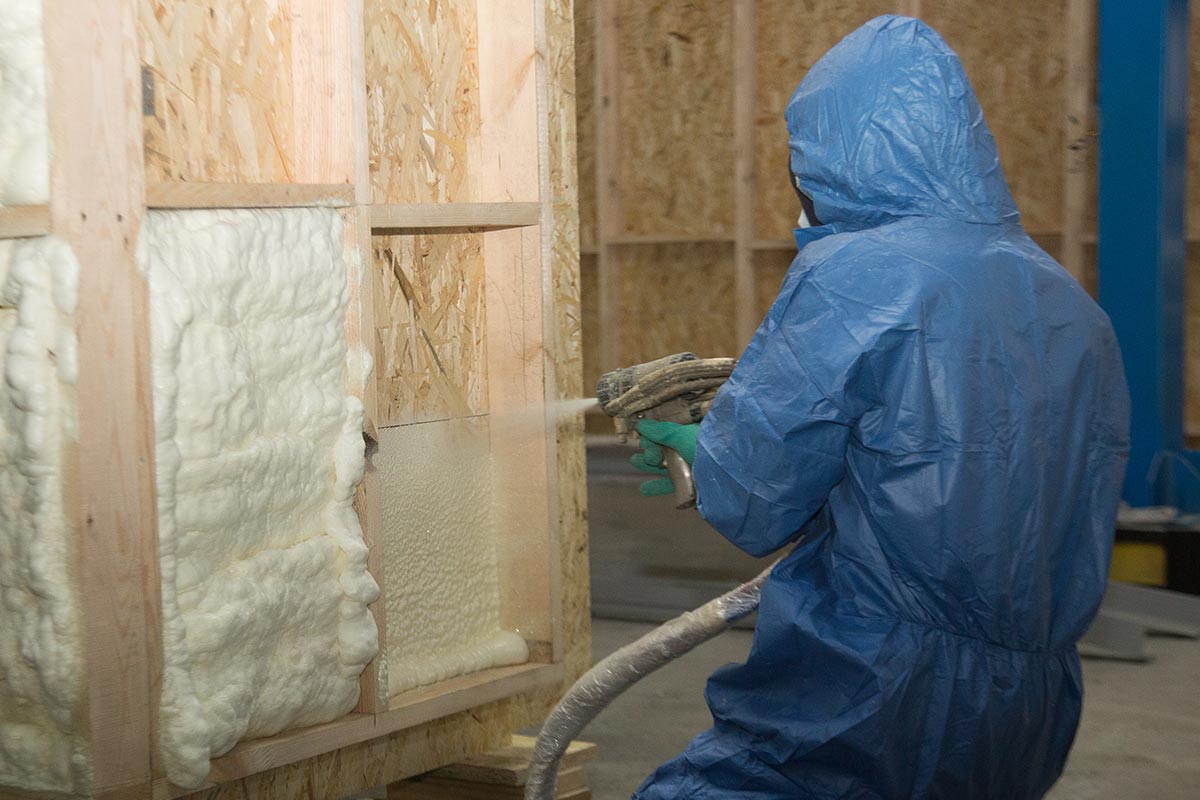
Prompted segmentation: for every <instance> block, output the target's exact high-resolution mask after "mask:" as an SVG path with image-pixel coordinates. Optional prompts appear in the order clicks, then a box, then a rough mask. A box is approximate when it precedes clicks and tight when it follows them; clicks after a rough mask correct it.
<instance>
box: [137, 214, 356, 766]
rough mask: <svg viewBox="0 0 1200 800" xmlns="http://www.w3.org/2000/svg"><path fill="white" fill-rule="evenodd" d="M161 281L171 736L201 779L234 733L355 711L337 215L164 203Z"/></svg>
mask: <svg viewBox="0 0 1200 800" xmlns="http://www.w3.org/2000/svg"><path fill="white" fill-rule="evenodd" d="M138 261H139V264H140V266H141V269H142V270H143V272H144V273H145V275H146V276H147V278H148V281H149V289H150V319H151V343H152V363H153V379H154V421H155V428H156V437H157V445H156V457H157V465H156V467H157V488H158V528H159V550H160V557H161V570H162V589H163V592H162V604H163V639H164V643H163V648H164V675H163V684H164V685H163V693H162V703H161V720H160V747H161V750H162V755H163V761H164V763H165V765H166V769H167V774H168V776H169V777H170V778H171V780H172V781H174V782H175V783H177V784H179V785H181V786H185V787H192V786H196V785H198V784H200V783H201V782H202V781H203V780H204V778H205V776H206V775H207V773H208V771H209V762H210V759H211V758H214V757H216V756H219V755H221V754H222V753H225V752H226V751H228V750H229V749H230V748H232V747H233V746H234V745H235V744H236V743H237V742H238V741H240V740H242V739H246V738H254V737H261V736H270V735H272V734H275V733H278V732H280V731H282V730H284V729H288V728H295V727H301V726H306V725H312V724H316V723H320V722H325V721H328V720H332V719H334V718H336V717H339V716H341V715H343V714H345V713H347V712H348V711H350V710H351V709H352V708H353V707H354V705H355V703H356V702H357V699H358V676H359V673H360V672H362V670H363V668H364V667H365V666H366V664H367V662H368V661H369V660H370V659H371V658H372V657H373V656H374V655H375V653H376V650H377V644H378V642H377V633H376V629H375V623H374V620H373V618H372V617H371V615H370V613H369V612H368V610H367V603H368V602H370V601H372V600H374V599H375V597H376V596H377V595H378V591H379V590H378V587H377V585H376V584H375V581H374V580H373V579H372V578H371V576H370V574H369V573H368V572H367V550H366V546H365V545H364V544H363V537H362V531H361V529H360V527H359V523H358V519H357V517H356V516H355V513H354V511H353V509H352V508H351V499H352V496H353V493H354V489H355V487H356V486H357V484H358V483H359V482H360V480H361V478H362V473H363V467H364V455H363V449H364V446H363V438H362V432H361V431H362V420H363V408H362V404H361V403H360V401H359V400H357V399H356V398H354V397H352V396H349V395H347V393H346V386H347V380H348V370H349V369H351V368H352V365H355V364H361V363H362V358H361V356H360V354H357V353H355V354H353V356H352V354H351V353H349V352H348V348H347V344H346V338H345V333H344V321H345V312H346V303H347V297H348V287H347V285H346V275H347V270H346V264H345V261H344V259H343V231H342V222H341V218H340V217H339V216H338V214H337V213H336V212H335V211H332V210H327V209H287V210H262V211H258V210H254V211H252V210H242V211H229V210H222V211H152V212H150V213H149V214H148V215H147V218H146V220H145V222H144V223H143V226H142V233H141V236H140V239H139V242H138Z"/></svg>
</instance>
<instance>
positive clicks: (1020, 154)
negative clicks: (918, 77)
mask: <svg viewBox="0 0 1200 800" xmlns="http://www.w3.org/2000/svg"><path fill="white" fill-rule="evenodd" d="M921 9H922V14H921V18H922V19H924V20H925V21H926V22H928V23H929V24H930V25H932V26H933V27H934V28H935V29H937V30H938V31H939V32H940V33H941V34H942V35H943V36H944V37H945V38H946V41H947V42H949V44H950V46H951V47H953V48H954V49H955V51H957V52H958V54H959V56H960V57H961V58H962V60H963V65H964V66H965V67H966V68H967V75H968V76H969V77H970V78H971V82H972V83H973V84H974V86H975V93H976V95H977V96H978V98H979V103H980V105H981V106H983V113H984V117H985V118H986V119H987V122H988V127H990V128H991V129H992V133H993V134H994V135H995V137H996V143H997V145H998V146H999V148H1000V159H1001V163H1003V165H1004V174H1005V177H1007V178H1008V183H1009V186H1010V188H1011V189H1012V193H1013V196H1014V197H1015V198H1016V200H1017V205H1018V207H1019V208H1020V209H1021V218H1022V220H1021V221H1022V223H1023V224H1024V225H1025V228H1026V230H1029V231H1034V232H1037V231H1057V230H1059V229H1060V228H1061V226H1062V199H1063V198H1062V180H1061V178H1062V172H1063V157H1064V155H1065V153H1066V141H1065V139H1064V136H1063V113H1062V108H1063V103H1064V94H1063V85H1064V84H1063V81H1064V77H1065V63H1066V41H1067V35H1066V3H1065V2H1057V3H1047V2H1044V0H1042V1H1040V2H1039V0H1015V1H1014V2H1009V3H1004V4H1003V5H1001V4H997V3H981V2H970V3H964V2H962V1H961V0H958V2H955V0H922V3H921Z"/></svg>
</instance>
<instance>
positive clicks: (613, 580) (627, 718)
mask: <svg viewBox="0 0 1200 800" xmlns="http://www.w3.org/2000/svg"><path fill="white" fill-rule="evenodd" d="M630 452H632V451H630V450H628V449H624V450H615V449H613V448H607V449H604V448H592V449H591V450H590V451H589V459H588V462H589V463H588V468H589V480H588V494H589V497H588V505H589V509H590V513H589V517H590V526H591V536H590V547H591V562H592V577H593V592H592V598H593V606H594V611H595V612H596V613H597V615H600V616H605V615H607V616H621V617H624V618H629V617H633V618H635V619H656V618H662V615H663V614H664V613H668V612H673V611H674V607H680V608H683V607H687V608H690V607H694V606H695V605H697V604H698V602H699V601H700V600H702V599H707V598H708V597H711V596H712V595H713V594H715V593H716V592H718V591H720V590H721V589H722V588H723V587H726V586H732V585H733V584H735V583H737V582H739V581H740V580H744V579H746V578H748V577H750V576H752V575H753V574H755V573H756V572H758V570H759V569H761V567H762V566H764V565H763V563H761V562H759V561H756V560H755V559H751V558H749V557H747V556H745V555H743V554H742V553H740V552H739V551H737V550H736V549H734V548H733V547H732V546H731V545H729V544H728V543H727V542H725V541H724V540H723V539H722V538H721V537H720V536H718V535H717V534H716V533H715V532H713V531H712V530H711V529H710V528H708V527H707V526H706V525H705V524H704V522H703V521H702V520H700V518H699V517H698V516H697V515H696V514H695V513H692V512H678V511H675V510H674V509H673V508H671V504H670V503H669V502H666V501H664V500H663V499H661V498H655V499H646V498H642V497H640V496H639V495H638V494H637V483H638V477H637V476H636V473H632V472H631V471H630V469H629V467H628V465H627V464H626V463H625V462H626V460H627V459H628V456H629V453H630ZM651 627H652V625H650V624H647V623H643V622H628V621H624V622H622V621H613V620H608V619H598V620H596V622H595V625H594V628H593V637H594V654H595V657H596V658H597V659H599V658H602V657H603V656H605V655H607V654H608V653H610V652H612V651H613V650H615V649H616V648H618V647H620V646H621V645H623V644H626V643H628V642H630V641H632V640H634V639H635V638H637V637H638V636H639V635H641V634H642V633H643V632H645V631H647V630H649V629H650V628H651ZM750 638H751V634H750V632H749V631H748V630H735V631H731V632H729V633H726V634H724V635H723V636H721V637H719V638H718V639H716V640H714V641H712V642H709V643H708V644H706V645H704V646H703V647H701V648H699V649H697V650H695V651H694V652H692V653H690V654H689V655H688V656H686V657H685V658H683V659H681V660H679V661H676V662H675V663H673V664H671V665H669V666H667V667H665V668H664V669H662V670H661V671H659V672H658V673H655V674H654V675H651V676H650V677H648V678H646V679H645V680H643V681H642V682H641V683H639V684H637V685H636V686H634V687H633V688H632V689H631V690H630V691H629V692H628V693H627V694H626V695H625V696H623V697H621V698H619V699H618V700H617V701H616V702H615V703H614V704H613V705H612V706H610V707H609V708H608V709H607V710H606V711H605V712H604V713H603V714H602V715H601V716H600V718H599V719H598V720H596V721H595V722H594V723H593V724H592V725H591V726H590V727H589V728H588V729H587V730H586V731H585V732H584V735H583V737H582V738H584V739H587V740H589V741H594V742H596V743H598V744H599V745H600V757H599V760H598V761H597V762H596V763H594V764H593V765H592V766H591V767H590V768H589V773H590V775H591V779H592V780H591V783H592V786H593V790H594V795H595V797H596V800H621V799H622V798H628V797H629V796H630V794H631V793H632V792H633V791H634V790H635V789H636V788H637V787H638V785H639V784H640V783H641V782H642V780H643V779H644V778H645V777H646V776H647V775H648V774H649V773H650V772H651V771H652V770H653V769H654V767H655V766H657V765H658V764H659V763H661V762H662V761H665V760H666V759H668V758H670V757H672V756H674V755H675V754H677V753H678V752H679V751H680V750H681V749H683V747H684V746H685V745H686V744H687V743H688V741H689V740H690V739H691V737H692V736H694V735H695V734H697V733H699V732H700V731H702V730H704V729H706V728H708V727H709V725H710V724H711V720H710V718H709V715H708V709H707V707H706V706H705V704H704V698H703V691H704V682H705V679H706V678H707V677H708V675H709V673H711V672H712V671H713V670H714V669H716V668H717V667H719V666H721V665H722V664H726V663H729V662H731V661H741V660H743V659H744V658H745V656H746V653H747V652H748V650H749V646H750ZM1148 649H1149V651H1150V654H1151V655H1152V657H1153V660H1152V661H1151V662H1150V663H1146V664H1131V663H1122V662H1113V661H1098V660H1085V662H1084V681H1085V685H1086V698H1085V703H1084V712H1083V720H1082V723H1081V726H1080V731H1079V734H1078V737H1077V739H1076V744H1075V747H1074V749H1073V751H1072V754H1071V758H1070V761H1069V763H1068V766H1067V770H1066V773H1065V774H1064V775H1063V778H1062V780H1061V781H1060V782H1059V784H1058V785H1057V786H1056V787H1055V788H1054V790H1053V791H1052V792H1051V794H1050V795H1049V796H1050V797H1051V798H1052V800H1098V799H1099V798H1113V799H1114V800H1115V799H1116V798H1121V799H1122V800H1150V798H1154V800H1176V799H1177V798H1178V800H1183V799H1184V798H1187V800H1193V798H1200V641H1190V640H1179V639H1163V638H1155V639H1152V640H1151V641H1150V645H1149V648H1148ZM681 800H684V799H683V798H681Z"/></svg>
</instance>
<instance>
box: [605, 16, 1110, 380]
mask: <svg viewBox="0 0 1200 800" xmlns="http://www.w3.org/2000/svg"><path fill="white" fill-rule="evenodd" d="M586 5H587V6H588V7H590V8H592V9H593V10H594V25H593V30H594V36H595V41H594V43H593V47H594V64H593V72H592V74H591V75H590V78H591V80H592V81H593V82H594V86H595V103H594V109H593V111H592V114H591V119H590V120H581V124H587V123H588V122H589V121H590V122H591V124H593V125H594V126H595V162H594V163H595V175H594V186H595V197H596V200H595V207H594V209H590V208H583V209H581V213H583V214H585V215H586V214H588V213H589V212H594V214H595V219H596V225H595V231H596V233H595V241H585V242H584V243H583V248H582V252H583V253H584V254H587V255H594V256H595V264H596V266H595V270H596V287H597V288H596V298H597V302H596V314H595V323H594V325H593V326H592V330H593V331H594V335H595V337H596V338H597V339H598V340H599V344H598V346H597V348H596V353H595V355H594V356H593V359H594V361H595V362H597V363H594V364H592V365H591V366H590V368H589V372H590V373H593V374H598V373H600V372H603V371H606V370H610V369H614V368H617V367H619V366H623V365H624V363H623V362H624V361H627V360H628V359H629V358H630V353H631V352H632V351H631V347H630V342H629V340H628V336H629V334H628V332H626V331H625V330H622V328H623V326H626V325H629V324H630V322H631V318H625V319H623V318H622V316H621V307H622V288H621V287H622V285H623V284H625V285H629V284H631V283H633V282H635V281H639V280H640V276H638V275H634V274H631V273H630V270H632V269H635V268H637V266H638V264H637V263H636V262H637V258H636V256H637V254H638V253H639V252H640V251H639V248H652V247H656V246H660V245H671V246H687V245H693V244H697V243H706V244H726V243H728V244H732V246H733V247H732V250H731V253H732V260H731V263H730V265H729V266H730V269H731V274H732V276H733V278H732V292H733V294H734V299H733V304H732V312H733V313H732V314H731V319H729V320H727V321H726V320H724V319H723V318H722V320H721V321H714V320H709V321H707V322H706V323H705V325H714V324H728V325H729V326H730V327H731V328H732V329H733V331H734V336H733V337H732V338H733V339H734V340H736V345H737V347H738V348H739V349H740V348H741V347H744V346H745V344H747V343H748V342H749V339H750V337H751V335H752V334H753V332H754V330H755V328H756V327H757V325H758V323H759V320H760V316H761V313H762V311H763V309H762V308H761V302H759V300H760V298H758V297H756V292H758V291H759V289H758V286H759V283H760V282H761V281H762V280H763V279H764V278H765V277H770V275H771V273H766V274H764V273H763V272H762V270H763V267H764V265H766V264H774V263H776V262H777V261H778V260H779V257H782V256H781V254H782V253H783V252H784V251H788V250H793V249H794V248H795V243H794V242H793V240H792V238H791V237H790V236H788V235H787V234H788V232H787V231H786V230H771V231H769V232H768V231H763V230H762V225H761V224H756V221H757V220H759V219H761V218H762V216H763V215H762V213H761V212H762V210H763V209H762V208H761V207H760V204H763V203H768V204H769V203H770V202H771V201H770V197H771V195H769V193H764V187H760V186H759V185H758V182H759V181H760V180H762V179H763V176H762V174H760V173H761V170H762V167H761V165H758V166H757V167H756V159H755V149H756V147H758V148H761V146H762V145H761V143H756V141H755V131H756V125H758V124H759V123H760V120H761V119H762V118H763V115H764V113H765V112H767V110H765V109H763V108H762V107H761V106H762V103H763V95H762V93H761V91H760V87H759V85H758V83H759V80H760V77H761V76H762V75H767V74H769V73H767V72H765V70H769V69H775V68H777V65H776V66H772V65H773V64H775V62H774V61H771V58H772V56H773V54H771V53H764V51H763V50H762V49H761V48H762V46H763V43H762V42H759V41H758V37H759V36H760V35H764V36H765V35H766V34H765V33H763V32H764V31H767V30H770V28H769V26H770V24H772V22H771V15H776V14H778V13H779V11H778V8H779V6H778V5H777V4H771V3H762V2H757V3H756V2H750V0H734V2H733V3H732V4H730V17H729V21H728V23H727V28H728V31H730V32H731V33H730V34H728V35H729V36H730V40H731V45H730V49H729V53H728V57H727V59H726V56H725V55H724V51H722V53H723V55H722V56H721V58H720V59H719V60H717V59H716V58H715V57H712V56H711V55H710V58H709V60H710V62H713V66H712V67H709V69H711V70H713V71H714V72H715V71H719V70H724V71H728V72H729V76H728V80H729V82H730V83H731V84H732V103H731V105H730V107H729V112H728V113H729V118H728V119H729V122H728V130H730V131H731V132H732V142H733V146H732V149H731V151H730V156H729V158H728V162H727V168H728V169H729V170H731V171H732V174H733V182H732V187H733V192H732V197H731V205H732V216H733V225H732V228H731V229H730V230H715V231H712V232H709V231H689V232H684V231H682V230H639V231H638V232H636V233H631V232H630V231H629V230H627V229H626V224H627V221H626V219H625V216H626V215H625V213H624V205H623V202H622V201H623V198H624V195H625V193H626V192H627V191H629V188H628V187H625V186H623V185H622V180H623V176H625V177H627V176H628V170H629V166H628V164H627V163H626V162H628V160H629V159H630V158H631V157H632V156H631V155H630V153H631V152H633V150H632V148H631V146H630V141H629V137H636V136H637V135H638V132H637V131H632V130H626V129H624V128H623V123H622V116H621V108H622V102H623V98H622V96H621V94H622V91H621V85H622V84H621V76H622V75H624V74H626V73H628V71H629V70H631V69H635V68H637V67H638V66H639V65H638V64H630V63H627V61H626V59H628V57H629V53H630V52H632V51H631V48H634V47H635V46H642V47H644V46H646V44H645V42H644V41H643V42H638V41H637V40H636V36H637V35H638V34H637V31H636V26H632V25H631V23H630V20H629V19H622V14H621V8H622V6H621V4H619V3H617V2H616V0H588V2H587V3H586ZM951 5H952V4H947V3H941V2H939V3H931V2H928V1H927V0H926V2H923V1H922V0H891V2H888V0H880V2H879V3H869V2H861V3H855V4H848V5H847V6H846V8H845V10H844V13H843V12H835V10H834V9H835V7H836V6H837V4H834V3H830V4H828V8H823V7H821V6H822V4H818V7H817V8H816V9H810V11H814V12H815V13H814V14H813V23H812V24H813V26H814V27H813V29H812V31H810V33H813V32H815V33H814V35H813V36H809V37H805V38H815V39H817V40H821V41H822V42H824V40H825V39H828V42H827V43H825V44H824V45H823V47H828V46H829V45H831V44H833V42H834V41H836V37H831V36H830V35H829V34H830V31H821V30H820V26H821V25H822V24H825V25H828V26H831V25H832V24H833V23H834V22H843V23H844V22H845V21H846V20H848V19H849V18H851V17H853V16H855V15H862V19H863V20H864V21H865V19H866V18H867V17H868V16H870V14H872V13H886V12H888V11H892V12H894V13H898V14H903V15H908V16H915V17H921V16H922V15H927V16H935V15H941V16H945V15H946V14H947V10H948V9H950V7H951ZM626 8H628V7H626ZM959 10H960V11H961V7H960V9H959ZM1060 10H1061V12H1062V14H1063V21H1064V24H1063V37H1062V41H1061V47H1062V51H1061V52H1062V54H1064V58H1063V65H1062V66H1063V77H1062V80H1061V84H1062V105H1061V108H1062V109H1063V111H1064V112H1065V113H1062V115H1061V121H1060V122H1058V123H1056V124H1059V126H1060V127H1061V133H1062V136H1063V143H1064V152H1063V154H1062V169H1061V171H1057V170H1052V172H1053V173H1054V176H1053V177H1048V178H1047V180H1052V181H1058V180H1059V179H1060V178H1061V183H1062V191H1061V202H1060V203H1059V206H1060V216H1061V221H1055V220H1051V221H1050V222H1049V223H1048V224H1040V225H1039V224H1038V223H1035V225H1034V227H1033V228H1032V229H1031V235H1033V236H1034V238H1035V239H1037V240H1038V241H1039V242H1042V243H1043V244H1044V245H1046V246H1048V247H1050V249H1051V252H1052V253H1054V254H1057V255H1058V256H1059V258H1060V260H1061V261H1062V263H1063V264H1064V266H1066V267H1067V269H1068V270H1069V271H1070V272H1071V273H1072V274H1073V275H1074V276H1075V277H1076V278H1077V279H1079V280H1080V281H1081V282H1083V283H1084V284H1085V285H1091V283H1093V281H1094V271H1093V269H1092V266H1091V261H1092V260H1093V259H1094V250H1092V249H1090V248H1091V246H1092V245H1093V244H1094V242H1095V233H1094V231H1089V230H1088V228H1089V226H1090V225H1091V224H1092V223H1091V222H1090V214H1091V212H1092V209H1093V208H1094V199H1093V198H1094V195H1095V191H1096V186H1095V182H1094V179H1093V177H1092V172H1093V170H1094V163H1093V161H1092V160H1091V159H1090V156H1089V153H1090V151H1091V150H1092V149H1093V139H1094V121H1093V114H1092V105H1093V97H1094V86H1095V76H1094V72H1095V69H1094V63H1093V62H1094V59H1093V48H1094V40H1095V24H1094V15H1095V3H1094V1H1093V0H1063V7H1062V9H1060ZM680 13H681V14H682V12H680ZM839 14H840V16H839ZM961 23H962V20H961V19H960V20H959V21H958V23H957V24H960V26H961ZM713 24H716V23H713ZM935 24H940V23H935ZM623 25H624V27H623ZM764 25H767V26H768V27H764ZM953 28H954V26H953V25H951V26H950V29H946V30H943V31H942V32H943V33H944V34H946V35H947V37H948V38H949V39H951V40H952V41H951V44H952V45H955V46H956V47H959V46H958V45H956V44H955V42H954V41H953V40H954V39H955V35H956V33H958V32H959V31H955V30H954V29H953ZM844 32H848V31H844ZM696 33H697V32H696V31H695V30H683V31H682V32H681V33H680V34H679V35H680V36H681V37H685V38H687V40H688V41H691V40H692V39H694V38H696ZM627 40H628V41H627ZM629 41H632V42H634V44H629V43H628V42H629ZM654 44H655V45H656V46H660V47H662V49H663V54H664V55H663V57H664V58H665V57H666V53H667V51H668V50H669V49H670V47H669V44H664V43H662V42H658V41H657V40H656V41H655V42H654ZM697 46H698V45H697ZM796 46H797V47H803V46H804V45H803V44H800V43H798V44H797V45H796ZM974 46H975V44H974V43H973V42H971V41H967V42H966V47H967V49H963V48H961V47H960V48H959V51H960V53H961V54H962V55H963V58H964V60H967V61H968V62H969V63H968V68H969V69H971V68H972V67H973V66H974V67H975V68H978V69H982V68H983V66H982V65H984V64H991V63H994V62H993V61H992V60H990V57H989V58H985V57H984V56H982V55H977V54H975V53H973V52H972V51H971V50H970V48H971V47H974ZM821 49H823V48H821ZM818 55H819V50H818V51H815V52H811V53H810V52H807V51H806V53H805V56H804V57H802V58H801V59H799V62H798V63H801V64H806V63H811V59H815V58H816V57H817V56H818ZM1044 55H1046V56H1047V57H1049V56H1050V55H1051V54H1044ZM973 58H974V59H980V60H978V61H972V59H973ZM650 63H654V62H650ZM1013 69H1014V70H1016V69H1017V67H1015V66H1014V67H1013ZM999 75H1000V76H1001V77H1000V79H1001V80H1003V77H1004V75H1005V73H1003V72H1000V73H999ZM635 80H636V79H635ZM627 86H628V84H627ZM1006 91H1012V89H1006ZM711 108H712V110H714V111H715V112H716V113H721V112H720V110H719V108H718V107H717V106H715V105H714V106H712V107H711ZM691 110H692V111H695V109H691ZM780 111H781V109H780V108H775V107H772V108H771V109H769V115H770V117H772V118H773V117H775V116H776V115H777V114H778V113H779V112H780ZM993 111H994V112H995V113H997V114H1002V113H1003V112H1004V109H1003V108H998V109H993ZM693 117H694V115H693ZM1053 124H1055V123H1051V127H1053ZM680 146H682V147H687V143H686V142H685V143H683V144H681V145H680ZM710 155H711V154H707V153H706V154H705V156H706V157H708V156H710ZM697 157H699V156H697ZM714 157H715V156H714ZM721 157H722V158H723V157H724V154H721ZM725 163H726V162H724V161H722V162H721V164H722V165H725ZM622 164H625V165H626V166H625V168H624V171H623V168H622ZM655 167H656V165H654V164H648V163H641V164H637V165H635V167H634V169H635V171H636V170H638V169H647V170H653V169H655ZM780 171H782V166H781V167H780ZM1018 200H1020V198H1019V197H1018ZM1043 216H1045V215H1043ZM772 227H775V226H772ZM768 237H769V238H768ZM773 254H779V256H778V257H776V256H775V255H773ZM648 266H649V265H648ZM662 313H663V314H664V315H667V316H669V315H672V314H675V313H676V312H675V310H673V309H671V308H663V309H662ZM632 319H641V317H640V316H634V317H633V318H632ZM693 327H695V326H693Z"/></svg>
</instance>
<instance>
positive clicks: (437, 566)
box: [374, 418, 529, 694]
mask: <svg viewBox="0 0 1200 800" xmlns="http://www.w3.org/2000/svg"><path fill="white" fill-rule="evenodd" d="M379 434H380V438H379V450H378V452H377V453H376V455H375V458H374V464H375V467H376V470H377V472H378V475H379V484H380V487H381V505H382V514H383V530H384V536H385V538H384V549H383V552H384V574H385V575H386V576H387V577H386V581H387V584H388V591H387V595H386V602H387V609H386V611H387V632H386V639H385V641H386V643H387V659H388V687H389V690H390V692H391V693H392V694H397V693H399V692H403V691H405V690H406V689H412V688H414V687H417V686H424V685H427V684H430V683H435V682H437V681H439V680H444V679H446V678H450V677H454V676H456V675H465V674H468V673H471V672H477V671H479V670H481V669H487V668H489V667H498V666H504V665H508V664H521V663H524V662H525V661H528V660H529V649H528V647H527V646H526V644H525V641H524V640H523V639H522V638H521V637H520V636H519V635H518V634H516V633H514V632H512V631H506V630H503V629H502V628H501V627H500V585H499V569H498V565H497V555H496V522H495V518H494V510H493V493H492V483H493V480H492V479H493V475H492V471H493V468H494V467H493V463H492V459H491V456H490V449H489V445H488V420H487V419H486V418H473V419H459V420H446V421H441V422H429V423H423V424H419V425H408V426H405V427H400V428H385V429H382V430H380V432H379Z"/></svg>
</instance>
